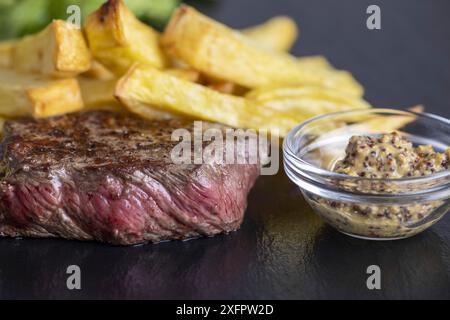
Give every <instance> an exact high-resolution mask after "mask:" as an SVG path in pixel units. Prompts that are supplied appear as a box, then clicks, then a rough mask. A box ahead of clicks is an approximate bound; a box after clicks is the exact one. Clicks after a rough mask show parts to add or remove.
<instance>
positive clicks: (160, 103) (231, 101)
mask: <svg viewBox="0 0 450 320" xmlns="http://www.w3.org/2000/svg"><path fill="white" fill-rule="evenodd" d="M115 96H116V97H117V98H118V99H119V100H120V101H121V102H122V103H123V104H124V105H125V106H127V107H128V108H129V109H130V111H132V112H134V113H137V114H139V115H141V116H143V117H146V118H150V119H153V118H155V116H154V112H155V110H156V111H159V112H166V113H167V112H170V113H174V114H181V115H185V116H188V117H192V118H197V119H205V120H209V121H215V122H221V123H224V124H227V125H230V126H234V127H242V128H253V129H268V130H278V131H279V133H280V135H285V134H286V133H287V132H288V131H289V130H290V129H291V128H292V127H294V126H295V125H296V124H297V121H296V119H295V118H292V117H290V116H288V115H283V114H282V113H280V112H277V111H274V110H271V109H268V108H258V106H257V105H256V104H255V103H254V102H253V101H251V100H249V99H246V98H243V97H237V96H233V95H228V94H223V93H220V92H217V91H215V90H212V89H209V88H207V87H205V86H202V85H199V84H196V83H192V82H188V81H185V80H182V79H179V78H177V77H174V76H171V75H169V74H167V73H164V72H161V71H158V70H157V69H155V68H152V67H149V66H145V65H137V66H135V67H133V68H131V69H130V71H129V72H128V73H127V74H126V75H125V76H124V77H123V78H122V79H120V80H119V82H118V84H117V87H116V90H115Z"/></svg>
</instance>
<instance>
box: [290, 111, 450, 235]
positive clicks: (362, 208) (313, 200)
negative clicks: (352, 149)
mask: <svg viewBox="0 0 450 320" xmlns="http://www.w3.org/2000/svg"><path fill="white" fill-rule="evenodd" d="M392 131H397V132H399V133H400V134H401V135H403V136H405V137H406V138H407V139H409V140H410V141H412V142H413V144H414V145H424V144H427V145H428V144H429V145H432V146H433V148H434V150H435V151H436V152H444V151H445V150H446V149H447V147H448V146H449V145H450V121H449V120H447V119H445V118H442V117H439V116H436V115H432V114H427V113H415V112H412V111H401V110H393V109H366V110H353V111H346V112H338V113H331V114H326V115H323V116H319V117H316V118H313V119H310V120H308V121H305V122H303V123H301V124H300V125H299V126H297V127H296V128H294V129H293V130H292V131H291V132H290V133H289V134H288V135H287V137H286V138H285V140H284V143H283V158H284V168H285V171H286V174H287V175H288V177H289V178H290V179H291V180H292V181H293V182H294V183H295V184H296V185H298V186H299V188H300V190H301V192H302V193H303V195H304V197H305V199H306V200H307V201H308V203H309V204H310V205H311V206H312V208H313V209H314V211H315V212H316V213H317V214H318V215H320V216H321V217H322V218H323V219H324V220H325V221H326V222H327V223H328V224H330V225H331V226H333V227H334V228H336V229H337V230H339V231H341V232H343V233H345V234H347V235H350V236H354V237H358V238H363V239H371V240H392V239H401V238H406V237H410V236H412V235H415V234H417V233H419V232H421V231H424V230H425V229H427V228H429V227H430V226H432V225H433V224H434V223H436V222H437V221H438V220H439V219H441V218H442V217H443V216H444V214H445V213H446V212H447V211H449V208H450V170H445V171H440V172H436V173H433V174H431V175H426V176H420V177H408V178H400V179H370V178H367V177H353V176H349V175H345V174H340V173H335V172H333V171H332V169H333V166H334V165H335V163H336V162H337V161H338V160H340V159H342V158H343V157H344V155H345V149H346V146H347V143H348V141H349V139H350V137H351V136H353V135H366V136H372V137H377V136H380V135H381V134H384V133H391V132H392Z"/></svg>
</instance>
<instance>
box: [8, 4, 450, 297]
mask: <svg viewBox="0 0 450 320" xmlns="http://www.w3.org/2000/svg"><path fill="white" fill-rule="evenodd" d="M369 4H378V5H380V6H381V9H382V30H380V31H369V30H367V29H366V27H365V19H366V14H365V10H366V8H367V6H368V5H369ZM194 5H197V6H198V7H199V8H200V9H201V10H203V11H204V12H206V13H208V14H209V15H212V16H213V17H215V18H217V19H219V20H221V21H224V22H226V23H227V24H230V25H232V26H234V27H245V26H248V25H252V24H256V23H259V22H261V21H263V20H264V19H266V18H269V17H271V16H273V15H275V14H289V15H291V16H293V17H295V19H296V20H297V21H298V23H299V24H300V27H301V33H302V34H301V39H300V41H299V43H298V44H297V45H296V47H295V49H294V52H295V53H296V54H300V55H310V54H324V55H326V56H327V57H328V58H329V59H330V60H331V62H332V63H333V64H335V65H336V66H337V67H340V68H344V69H348V70H351V71H352V72H353V73H354V74H355V76H356V77H357V78H358V79H359V80H360V81H361V82H362V83H363V84H364V86H365V87H366V90H367V95H366V97H367V99H368V100H369V101H370V102H372V103H373V104H374V105H377V106H383V107H391V106H392V107H406V106H410V105H413V104H417V103H423V104H425V105H426V107H427V110H428V111H430V112H433V113H436V114H440V115H442V116H445V117H447V118H448V117H450V41H449V39H450V19H449V12H450V1H447V0H432V1H430V0H420V1H419V0H414V1H412V0H385V1H381V0H377V1H365V0H352V1H350V0H341V1H335V0H326V1H325V0H314V1H313V0H309V1H299V0H278V1H271V0H251V1H250V0H243V1H238V0H234V1H231V0H226V1H224V0H222V1H216V4H214V5H207V6H205V5H200V4H198V3H197V2H194ZM71 264H77V265H79V266H80V267H81V270H82V290H80V291H69V290H67V289H66V277H67V275H66V274H65V270H66V267H67V266H68V265H71ZM371 264H377V265H379V266H380V267H381V270H382V290H379V291H369V290H367V288H366V278H367V275H366V273H365V271H366V268H367V266H368V265H371ZM0 298H3V299H5V298H68V299H71V298H145V299H171V298H178V299H183V298H186V299H197V298H201V299H222V298H223V299H231V298H239V299H241V298H243V299H260V298H261V299H271V298H274V299H303V298H304V299H314V298H319V299H324V298H356V299H362V298H369V299H371V298H374V299H377V298H392V299H400V298H447V299H448V298H450V216H447V217H444V218H443V220H441V221H440V222H439V223H438V224H437V225H435V226H434V227H433V228H432V229H430V230H428V231H426V232H425V233H423V234H420V235H418V236H416V237H413V238H410V239H406V240H401V241H394V242H370V241H363V240H356V239H353V238H350V237H347V236H345V235H341V234H340V233H338V232H337V231H335V230H333V229H332V228H330V227H328V226H327V225H325V224H324V223H323V222H322V221H321V220H320V218H318V217H317V216H316V215H315V214H314V213H313V212H312V211H311V209H310V208H309V207H308V206H307V205H306V203H305V202H304V200H303V199H302V197H301V195H300V193H299V191H298V189H297V188H296V187H295V186H294V185H293V184H292V183H291V182H290V181H289V180H288V179H287V178H286V176H285V175H284V173H282V172H280V173H279V174H278V175H277V176H273V177H261V178H260V179H259V180H258V182H257V185H256V186H255V188H254V189H253V191H252V192H251V194H250V196H249V208H248V210H247V213H246V218H245V222H244V224H243V226H242V229H241V230H240V231H238V232H236V233H233V234H231V235H228V236H219V237H215V238H208V239H200V240H194V241H188V242H170V243H162V244H159V245H146V246H139V247H131V248H116V247H109V246H104V245H100V244H96V243H78V242H73V241H64V240H28V239H22V240H13V239H1V240H0Z"/></svg>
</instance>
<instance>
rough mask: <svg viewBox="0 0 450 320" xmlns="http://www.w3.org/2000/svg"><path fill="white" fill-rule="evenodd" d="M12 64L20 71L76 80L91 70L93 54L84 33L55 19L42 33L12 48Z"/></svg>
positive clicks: (26, 38)
mask: <svg viewBox="0 0 450 320" xmlns="http://www.w3.org/2000/svg"><path fill="white" fill-rule="evenodd" d="M11 64H12V68H14V69H15V70H17V71H23V72H36V73H41V74H44V75H49V76H55V77H73V76H75V75H77V74H80V73H82V72H85V71H87V70H89V68H90V66H91V55H90V53H89V50H88V48H87V45H86V42H85V40H84V37H83V34H82V32H81V30H79V29H77V28H76V27H75V26H73V25H72V24H70V23H68V22H65V21H62V20H54V21H53V22H52V23H51V24H50V25H49V26H48V27H47V28H45V29H44V30H43V31H41V32H39V33H37V34H34V35H30V36H27V37H25V38H23V39H21V40H19V41H17V43H15V44H14V45H13V49H12V58H11Z"/></svg>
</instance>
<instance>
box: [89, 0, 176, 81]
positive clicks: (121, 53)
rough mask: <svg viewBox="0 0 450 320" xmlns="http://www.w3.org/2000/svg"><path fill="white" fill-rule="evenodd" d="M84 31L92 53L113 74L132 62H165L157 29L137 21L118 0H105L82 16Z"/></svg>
mask: <svg viewBox="0 0 450 320" xmlns="http://www.w3.org/2000/svg"><path fill="white" fill-rule="evenodd" d="M85 32H86V36H87V39H88V42H89V47H90V49H91V51H92V53H93V55H94V57H95V58H96V59H97V60H98V61H100V62H101V63H103V64H104V65H105V66H106V67H107V68H108V69H110V70H111V71H113V72H114V73H115V74H116V75H123V74H124V73H125V72H126V71H127V70H128V68H129V67H130V66H132V65H133V64H134V63H135V62H141V63H146V64H149V65H151V66H154V67H157V68H163V67H165V66H166V65H167V59H166V57H165V56H164V54H163V52H162V50H161V49H160V47H159V37H160V36H159V33H158V32H156V31H155V30H153V29H152V28H151V27H149V26H148V25H146V24H144V23H142V22H140V21H139V20H138V19H137V18H136V17H135V16H134V15H133V13H132V12H131V11H130V10H129V9H128V8H127V7H126V6H125V5H124V3H123V1H122V0H109V1H108V2H106V3H105V4H103V6H101V7H100V9H98V10H97V11H95V12H94V13H92V14H91V15H89V16H88V17H87V19H86V24H85Z"/></svg>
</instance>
